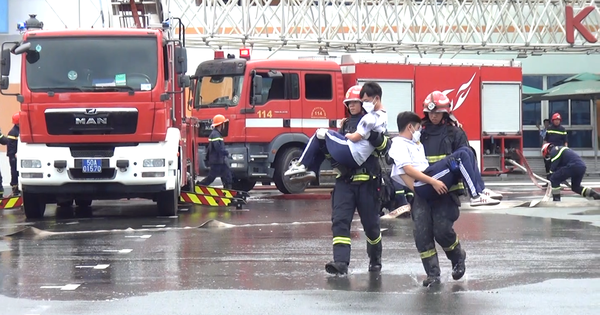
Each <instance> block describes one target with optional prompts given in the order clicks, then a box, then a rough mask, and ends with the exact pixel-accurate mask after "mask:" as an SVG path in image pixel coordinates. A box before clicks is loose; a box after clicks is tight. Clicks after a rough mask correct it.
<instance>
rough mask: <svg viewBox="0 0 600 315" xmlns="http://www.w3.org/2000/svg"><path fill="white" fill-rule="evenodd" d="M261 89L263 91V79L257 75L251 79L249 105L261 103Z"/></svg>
mask: <svg viewBox="0 0 600 315" xmlns="http://www.w3.org/2000/svg"><path fill="white" fill-rule="evenodd" d="M262 89H263V78H262V77H261V76H259V75H256V74H255V75H254V76H253V77H252V95H251V98H250V105H256V104H260V103H262Z"/></svg>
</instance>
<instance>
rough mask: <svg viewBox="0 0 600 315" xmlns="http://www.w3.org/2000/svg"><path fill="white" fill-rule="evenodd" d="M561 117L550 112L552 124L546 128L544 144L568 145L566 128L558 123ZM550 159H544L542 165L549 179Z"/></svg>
mask: <svg viewBox="0 0 600 315" xmlns="http://www.w3.org/2000/svg"><path fill="white" fill-rule="evenodd" d="M561 121H562V117H560V114H559V113H554V114H552V124H550V127H548V128H547V129H546V136H545V137H544V144H546V143H550V144H552V145H553V146H555V147H557V146H565V147H566V146H568V141H567V130H565V127H563V126H562V125H561V124H560V123H561ZM551 164H552V163H551V162H550V160H547V159H544V166H545V167H546V176H547V178H548V180H550V165H551Z"/></svg>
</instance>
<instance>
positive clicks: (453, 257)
mask: <svg viewBox="0 0 600 315" xmlns="http://www.w3.org/2000/svg"><path fill="white" fill-rule="evenodd" d="M446 257H448V259H450V261H451V262H452V279H454V280H459V279H460V278H462V277H463V276H464V275H465V271H466V270H467V268H466V266H465V260H466V259H467V252H465V250H464V249H462V247H461V246H460V243H458V245H456V247H454V249H452V250H451V251H447V252H446Z"/></svg>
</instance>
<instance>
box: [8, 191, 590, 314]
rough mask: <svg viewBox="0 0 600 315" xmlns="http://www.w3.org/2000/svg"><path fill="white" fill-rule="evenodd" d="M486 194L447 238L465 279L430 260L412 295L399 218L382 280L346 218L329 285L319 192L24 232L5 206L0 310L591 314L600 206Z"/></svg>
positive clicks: (135, 212) (148, 207) (136, 207)
mask: <svg viewBox="0 0 600 315" xmlns="http://www.w3.org/2000/svg"><path fill="white" fill-rule="evenodd" d="M497 190H498V191H500V192H502V193H504V194H505V197H506V199H507V200H506V201H505V202H504V203H503V204H504V206H494V207H485V208H482V207H480V208H473V209H471V208H469V207H467V206H465V207H463V210H462V214H461V217H460V219H459V221H457V223H456V225H455V229H456V230H457V232H458V234H459V237H460V239H461V241H462V243H463V246H464V247H465V249H466V250H467V252H468V257H467V273H466V275H465V277H464V278H463V279H461V280H459V281H454V280H452V278H451V276H450V262H449V261H448V260H446V259H445V258H444V257H440V262H441V264H442V281H443V284H442V286H441V287H439V288H423V287H421V286H420V282H421V281H422V280H423V279H424V273H423V268H422V266H421V264H420V260H419V258H418V254H417V252H416V249H415V247H414V242H413V239H412V222H411V221H410V220H409V219H394V220H386V221H382V227H383V228H385V231H383V232H382V234H383V246H384V257H383V270H382V272H381V274H369V273H368V272H367V265H368V261H367V257H366V251H365V243H366V238H365V236H364V234H363V232H362V230H361V227H360V224H359V222H354V224H353V228H352V230H353V231H352V241H353V245H354V246H353V252H352V262H351V265H350V274H349V275H348V276H347V277H332V276H329V275H328V274H327V273H326V272H325V271H324V264H325V263H326V262H327V261H329V260H330V259H331V225H330V224H331V222H330V215H331V206H330V203H331V201H330V200H323V199H324V198H323V196H326V195H327V191H326V190H315V191H314V192H313V195H312V198H310V199H308V200H307V199H304V200H281V199H273V198H272V197H273V196H272V195H273V193H271V192H268V191H265V192H260V193H258V192H257V193H256V194H253V198H252V199H251V200H249V203H248V205H247V206H246V207H245V209H244V210H236V211H230V210H225V209H211V208H205V207H193V206H192V207H185V208H182V209H181V211H180V214H179V216H178V217H156V215H155V214H154V213H155V209H154V204H152V203H150V202H146V201H138V200H134V201H128V202H127V201H120V202H117V203H115V202H97V203H94V205H93V209H94V212H93V214H89V213H87V214H86V213H84V214H82V215H80V216H78V217H76V216H74V215H73V214H72V211H64V210H62V211H58V212H57V210H56V209H52V208H51V207H50V206H48V210H47V214H46V217H45V218H44V219H43V220H38V221H31V222H28V221H27V220H26V219H25V218H24V216H23V214H22V212H21V211H20V210H4V211H1V212H0V215H1V217H0V235H4V237H3V238H2V239H1V240H0V305H2V306H1V307H0V309H2V311H1V312H0V313H1V314H40V315H42V314H43V315H49V314H597V313H599V312H600V264H598V262H600V242H598V239H599V238H600V228H599V227H598V226H600V202H592V201H585V200H584V199H583V198H577V197H571V196H565V197H564V198H563V199H564V202H563V204H562V206H561V207H556V206H552V207H548V204H542V205H540V206H538V207H536V208H528V207H526V206H525V207H515V205H519V204H522V202H521V201H523V200H527V199H537V198H541V196H542V192H541V191H538V190H531V188H527V189H525V188H523V187H506V188H502V187H499V188H498V189H497ZM501 205H502V204H501ZM55 214H56V216H55ZM211 220H214V221H211ZM206 222H209V223H208V224H206ZM440 252H441V251H440Z"/></svg>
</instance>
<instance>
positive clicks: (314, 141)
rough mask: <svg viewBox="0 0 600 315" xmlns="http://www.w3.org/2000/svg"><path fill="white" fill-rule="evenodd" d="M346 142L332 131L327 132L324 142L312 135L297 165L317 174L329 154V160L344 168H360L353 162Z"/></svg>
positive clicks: (341, 136)
mask: <svg viewBox="0 0 600 315" xmlns="http://www.w3.org/2000/svg"><path fill="white" fill-rule="evenodd" d="M347 141H348V140H347V139H346V137H344V136H343V135H342V134H340V133H337V132H335V131H333V130H329V131H327V134H326V136H325V140H321V139H319V138H317V135H316V134H314V135H313V136H312V137H310V139H309V140H308V143H307V144H306V148H305V149H304V152H302V156H301V157H300V159H299V163H300V164H303V165H304V166H305V167H306V169H308V170H309V171H313V172H315V173H318V172H319V168H320V167H321V164H322V163H323V161H325V154H329V155H330V157H331V159H333V160H335V162H336V163H339V164H341V165H343V166H345V167H348V168H357V167H360V165H358V164H356V161H354V158H353V157H352V152H351V151H350V146H348V143H347Z"/></svg>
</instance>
